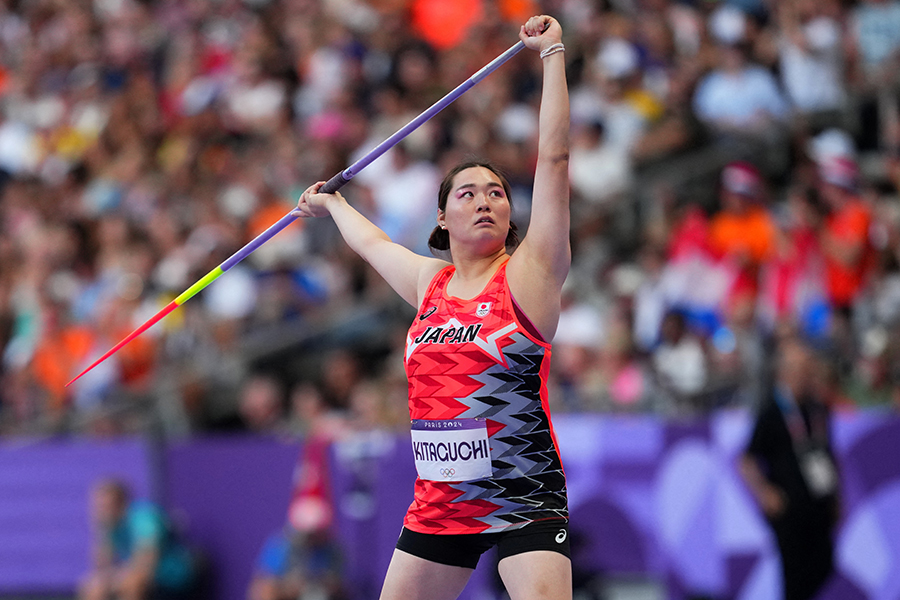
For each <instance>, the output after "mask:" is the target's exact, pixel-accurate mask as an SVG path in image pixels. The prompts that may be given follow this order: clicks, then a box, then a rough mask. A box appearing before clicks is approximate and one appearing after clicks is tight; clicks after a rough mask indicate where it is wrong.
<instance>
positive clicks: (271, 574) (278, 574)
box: [247, 526, 346, 600]
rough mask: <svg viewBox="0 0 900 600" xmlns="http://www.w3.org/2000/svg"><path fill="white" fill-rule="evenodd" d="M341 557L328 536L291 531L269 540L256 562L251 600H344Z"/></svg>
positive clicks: (251, 587)
mask: <svg viewBox="0 0 900 600" xmlns="http://www.w3.org/2000/svg"><path fill="white" fill-rule="evenodd" d="M345 597H346V596H345V595H344V592H343V590H342V587H341V578H340V553H339V549H338V545H337V543H335V542H334V541H333V540H332V539H330V537H329V536H328V534H327V533H325V532H310V533H303V532H299V531H296V530H295V529H293V528H291V527H289V526H288V527H286V528H285V530H284V531H280V532H277V533H275V534H273V535H272V536H270V537H269V539H267V540H266V543H265V545H264V546H263V549H262V550H261V551H260V554H259V557H258V559H257V562H256V570H255V573H254V575H253V579H252V580H251V582H250V589H249V591H248V593H247V599H248V600H338V599H341V598H345Z"/></svg>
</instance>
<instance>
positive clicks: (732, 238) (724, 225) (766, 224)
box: [709, 162, 776, 296]
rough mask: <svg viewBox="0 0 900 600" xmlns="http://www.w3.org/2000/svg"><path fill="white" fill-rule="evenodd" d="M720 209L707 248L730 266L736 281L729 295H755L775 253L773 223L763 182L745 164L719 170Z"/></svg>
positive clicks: (731, 165) (711, 228)
mask: <svg viewBox="0 0 900 600" xmlns="http://www.w3.org/2000/svg"><path fill="white" fill-rule="evenodd" d="M721 203H722V209H721V211H720V212H719V213H717V214H716V215H715V216H713V218H712V220H711V221H710V224H709V245H710V247H711V248H712V250H713V251H714V252H715V253H716V254H717V255H718V256H720V257H721V258H722V260H725V261H727V262H729V263H730V264H731V266H732V267H733V268H734V269H735V272H736V279H735V282H734V285H733V286H732V290H731V294H730V295H732V296H733V295H734V294H736V293H752V294H754V295H755V294H756V291H757V272H758V270H759V266H760V264H762V262H763V261H765V260H766V259H767V258H768V257H769V256H770V255H771V254H772V251H773V249H774V244H775V233H776V228H775V222H774V221H773V219H772V215H771V214H769V211H768V210H767V209H766V207H765V205H764V204H763V179H762V175H761V174H760V172H759V170H758V169H757V168H756V167H755V166H753V165H752V164H750V163H747V162H733V163H730V164H728V165H726V167H725V168H724V169H723V170H722V181H721Z"/></svg>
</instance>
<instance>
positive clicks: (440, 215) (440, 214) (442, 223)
mask: <svg viewBox="0 0 900 600" xmlns="http://www.w3.org/2000/svg"><path fill="white" fill-rule="evenodd" d="M437 224H438V227H440V228H441V229H447V223H446V221H445V217H444V211H442V210H441V209H438V211H437Z"/></svg>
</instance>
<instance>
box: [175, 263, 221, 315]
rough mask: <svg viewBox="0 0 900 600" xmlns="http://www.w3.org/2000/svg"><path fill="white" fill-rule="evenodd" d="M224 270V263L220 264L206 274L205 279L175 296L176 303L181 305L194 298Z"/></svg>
mask: <svg viewBox="0 0 900 600" xmlns="http://www.w3.org/2000/svg"><path fill="white" fill-rule="evenodd" d="M224 272H225V271H223V270H222V265H219V266H218V267H216V268H215V269H213V270H212V271H210V272H209V273H207V274H206V275H204V276H203V279H201V280H200V281H198V282H197V283H195V284H194V285H192V286H191V287H189V288H188V289H186V290H185V291H184V293H183V294H181V295H180V296H178V297H177V298H175V304H177V305H178V306H181V305H182V304H184V303H185V302H187V301H188V300H190V299H191V298H193V297H194V296H195V295H196V294H198V293H199V292H200V290H202V289H203V288H205V287H206V286H208V285H209V284H211V283H212V282H213V281H215V280H216V279H218V278H219V276H220V275H221V274H222V273H224Z"/></svg>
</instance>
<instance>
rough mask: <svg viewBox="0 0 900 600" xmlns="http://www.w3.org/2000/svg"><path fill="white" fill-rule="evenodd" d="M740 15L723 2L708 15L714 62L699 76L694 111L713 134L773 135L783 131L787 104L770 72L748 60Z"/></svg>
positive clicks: (763, 137) (762, 138)
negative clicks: (710, 68) (715, 53)
mask: <svg viewBox="0 0 900 600" xmlns="http://www.w3.org/2000/svg"><path fill="white" fill-rule="evenodd" d="M746 20H747V17H746V16H745V15H744V13H743V12H741V11H740V9H737V8H735V7H733V6H729V5H723V6H721V7H720V8H718V9H716V11H715V12H714V13H713V14H712V15H711V16H710V19H709V26H710V29H711V33H712V36H713V37H714V38H715V40H716V41H717V43H718V53H717V59H718V66H717V67H716V68H715V69H713V70H712V71H711V72H710V73H707V74H706V75H705V76H704V77H703V78H702V79H701V80H700V82H699V84H698V86H697V90H696V92H695V94H694V100H693V104H694V111H695V112H696V114H697V117H698V118H699V119H700V121H701V122H703V123H704V124H705V125H706V126H707V127H708V128H709V129H710V130H711V132H712V133H713V134H714V135H716V136H720V137H721V136H726V137H733V136H738V137H745V138H750V139H756V140H759V141H776V140H777V139H778V138H779V137H780V134H782V133H783V132H782V131H781V128H782V126H783V125H784V122H785V121H786V119H787V117H788V105H787V102H786V100H785V98H784V96H783V95H782V93H781V90H780V89H779V87H778V82H777V81H776V80H775V77H774V76H773V75H772V74H771V73H770V72H769V71H768V70H766V69H765V68H763V67H762V66H760V65H757V64H754V63H752V62H750V59H749V57H748V53H749V49H748V47H747V42H748V40H747V22H746Z"/></svg>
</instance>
